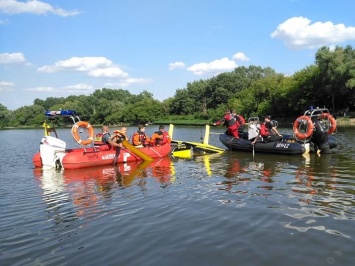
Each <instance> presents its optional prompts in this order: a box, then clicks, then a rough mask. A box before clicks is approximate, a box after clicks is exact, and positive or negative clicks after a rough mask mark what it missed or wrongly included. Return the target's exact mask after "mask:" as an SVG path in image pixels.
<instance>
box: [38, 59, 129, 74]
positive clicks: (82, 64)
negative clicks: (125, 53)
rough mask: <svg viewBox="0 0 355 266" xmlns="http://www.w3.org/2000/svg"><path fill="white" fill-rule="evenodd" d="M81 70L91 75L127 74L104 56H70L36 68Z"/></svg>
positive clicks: (53, 70) (44, 69) (55, 70)
mask: <svg viewBox="0 0 355 266" xmlns="http://www.w3.org/2000/svg"><path fill="white" fill-rule="evenodd" d="M65 70H68V71H82V72H87V74H88V75H89V76H92V77H106V78H126V77H128V74H127V73H126V72H124V71H123V70H122V69H120V68H119V67H118V66H117V65H114V64H113V62H112V61H111V60H109V59H107V58H106V57H72V58H70V59H67V60H61V61H58V62H56V63H54V65H46V66H43V67H40V68H38V71H39V72H46V73H53V72H59V71H65Z"/></svg>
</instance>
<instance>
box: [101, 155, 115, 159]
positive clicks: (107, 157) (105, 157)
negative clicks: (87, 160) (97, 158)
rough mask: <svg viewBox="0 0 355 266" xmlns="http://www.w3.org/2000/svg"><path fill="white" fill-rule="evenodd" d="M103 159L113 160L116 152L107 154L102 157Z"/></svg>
mask: <svg viewBox="0 0 355 266" xmlns="http://www.w3.org/2000/svg"><path fill="white" fill-rule="evenodd" d="M101 158H102V160H111V159H114V158H115V154H107V155H104V156H102V157H101Z"/></svg>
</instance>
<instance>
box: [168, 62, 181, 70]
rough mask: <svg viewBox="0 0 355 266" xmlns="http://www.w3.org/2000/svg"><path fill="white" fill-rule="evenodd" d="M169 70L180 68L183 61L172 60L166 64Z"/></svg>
mask: <svg viewBox="0 0 355 266" xmlns="http://www.w3.org/2000/svg"><path fill="white" fill-rule="evenodd" d="M168 67H169V70H175V69H179V68H180V69H181V68H185V63H184V62H174V63H170V64H169V65H168Z"/></svg>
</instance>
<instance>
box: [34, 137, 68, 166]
mask: <svg viewBox="0 0 355 266" xmlns="http://www.w3.org/2000/svg"><path fill="white" fill-rule="evenodd" d="M66 145H67V144H66V142H65V141H63V140H60V139H57V138H55V137H52V136H46V137H44V138H43V139H42V140H41V145H40V148H39V151H40V154H41V159H42V164H43V168H44V169H45V168H57V167H58V166H59V167H61V166H62V164H61V162H62V159H63V157H64V155H65V148H66Z"/></svg>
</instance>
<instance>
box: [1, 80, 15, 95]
mask: <svg viewBox="0 0 355 266" xmlns="http://www.w3.org/2000/svg"><path fill="white" fill-rule="evenodd" d="M13 86H15V83H13V82H7V81H0V93H1V92H9V91H12V88H11V87H13Z"/></svg>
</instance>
